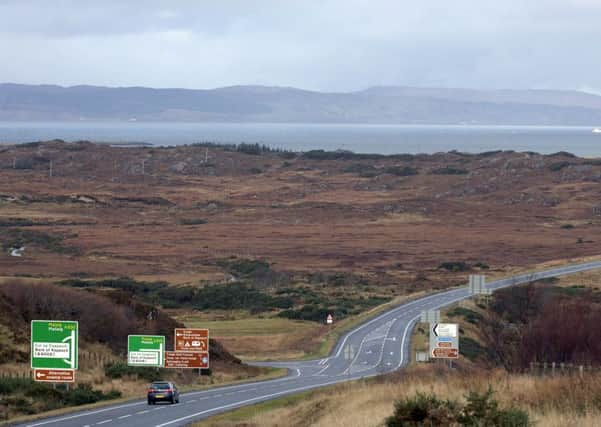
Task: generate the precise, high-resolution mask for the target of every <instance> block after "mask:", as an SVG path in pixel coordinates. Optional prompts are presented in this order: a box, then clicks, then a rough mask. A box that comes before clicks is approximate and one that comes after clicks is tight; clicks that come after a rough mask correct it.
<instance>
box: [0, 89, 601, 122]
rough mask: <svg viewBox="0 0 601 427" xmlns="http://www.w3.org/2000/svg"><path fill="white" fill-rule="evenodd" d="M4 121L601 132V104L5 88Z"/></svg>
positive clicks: (290, 92)
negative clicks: (522, 127)
mask: <svg viewBox="0 0 601 427" xmlns="http://www.w3.org/2000/svg"><path fill="white" fill-rule="evenodd" d="M0 120H2V121H11V120H23V121H40V120H50V121H59V120H64V121H72V120H76V121H79V120H118V121H128V120H130V121H134V120H137V121H182V122H296V123H302V122H304V123H390V124H393V123H403V124H506V125H590V126H600V125H601V96H597V95H592V94H588V93H584V92H577V91H556V90H473V89H445V88H411V87H383V86H380V87H372V88H369V89H366V90H363V91H358V92H348V93H332V92H313V91H307V90H301V89H295V88H289V87H269V86H232V87H224V88H219V89H211V90H191V89H151V88H144V87H124V88H109V87H99V86H72V87H61V86H52V85H39V86H38V85H20V84H10V83H7V84H0Z"/></svg>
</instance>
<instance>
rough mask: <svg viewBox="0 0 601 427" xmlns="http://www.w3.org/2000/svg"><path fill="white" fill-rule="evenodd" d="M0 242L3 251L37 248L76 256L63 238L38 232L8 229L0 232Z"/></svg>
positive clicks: (75, 250)
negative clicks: (15, 248)
mask: <svg viewBox="0 0 601 427" xmlns="http://www.w3.org/2000/svg"><path fill="white" fill-rule="evenodd" d="M0 241H2V248H3V249H4V250H7V249H10V248H12V247H20V246H37V247H39V248H42V249H46V250H47V251H50V252H56V253H65V254H76V253H77V252H78V250H77V248H74V247H71V246H66V245H65V244H64V242H63V241H64V237H63V236H60V235H54V234H49V233H45V232H43V231H39V230H23V229H20V228H9V229H5V230H4V229H3V230H0Z"/></svg>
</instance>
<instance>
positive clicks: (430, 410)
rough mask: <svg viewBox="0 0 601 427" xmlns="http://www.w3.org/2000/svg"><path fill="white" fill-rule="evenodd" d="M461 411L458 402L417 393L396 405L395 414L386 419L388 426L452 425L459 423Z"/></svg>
mask: <svg viewBox="0 0 601 427" xmlns="http://www.w3.org/2000/svg"><path fill="white" fill-rule="evenodd" d="M459 411H460V407H459V405H458V404H457V402H454V401H451V400H441V399H439V398H438V397H436V395H434V394H422V393H417V394H416V395H415V396H413V397H407V398H405V399H402V400H398V401H397V402H396V403H395V404H394V413H393V415H392V416H391V417H389V418H387V419H386V426H387V427H403V426H445V425H452V424H455V423H456V422H457V417H458V415H459Z"/></svg>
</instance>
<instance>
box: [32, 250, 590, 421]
mask: <svg viewBox="0 0 601 427" xmlns="http://www.w3.org/2000/svg"><path fill="white" fill-rule="evenodd" d="M598 268H601V261H591V262H588V263H582V264H576V265H572V266H566V267H557V268H554V269H549V270H547V271H541V272H534V273H526V274H522V275H518V276H514V277H508V278H505V279H499V280H495V281H494V282H490V283H489V286H493V285H496V286H497V287H496V288H495V289H500V288H504V287H508V286H514V285H518V284H522V283H527V282H530V281H534V280H539V279H541V278H546V277H556V276H563V275H567V274H572V273H579V272H583V271H588V270H594V269H598ZM463 290H465V287H461V288H458V289H452V290H449V291H445V292H441V293H438V294H435V295H430V296H425V297H422V298H419V299H416V300H413V301H410V302H407V303H406V304H402V305H399V306H397V307H395V308H392V309H390V310H389V311H387V312H384V313H382V314H380V315H378V316H376V317H374V318H373V319H371V320H370V321H368V322H366V323H364V324H362V325H361V326H359V327H358V328H357V329H355V330H353V331H350V332H349V333H347V334H346V335H345V337H344V339H343V341H342V343H341V344H340V347H339V348H338V351H337V352H336V355H335V356H334V357H338V356H339V355H340V352H341V351H342V348H343V347H344V343H345V342H346V340H347V339H348V338H349V337H350V336H352V335H353V334H355V333H356V332H357V331H359V330H361V329H363V328H364V327H365V326H367V325H369V324H371V323H373V322H375V321H376V320H379V319H381V318H382V317H385V316H387V315H390V314H391V313H393V312H395V311H397V310H400V309H404V308H406V307H407V306H410V305H413V304H416V303H423V302H424V301H426V300H430V299H432V298H435V297H441V296H449V294H451V293H454V292H458V291H463ZM467 298H469V296H466V297H462V298H458V299H455V300H452V301H449V302H446V303H444V304H441V305H440V306H439V307H442V306H445V305H448V304H452V303H454V302H456V301H461V300H463V299H467ZM419 317H420V316H416V317H414V318H412V319H411V320H409V323H408V324H407V327H406V328H405V331H404V333H403V339H402V340H401V358H400V362H399V364H398V365H397V368H396V369H399V368H400V367H401V366H402V365H403V362H404V356H405V355H404V352H403V347H404V342H405V340H406V336H407V332H408V329H409V326H410V325H411V323H412V322H413V321H415V320H417V319H419ZM330 357H332V356H330ZM396 369H395V370H396ZM374 375H377V374H374ZM369 376H372V375H369ZM293 378H295V377H292V376H288V377H285V378H280V379H276V380H267V381H260V382H254V383H248V384H240V385H235V386H224V387H221V388H216V389H210V390H202V391H197V392H190V393H186V395H188V396H190V395H196V394H206V393H211V392H216V391H221V390H229V389H238V388H244V387H246V386H249V385H254V386H256V385H257V384H260V383H275V382H280V381H286V380H290V379H293ZM336 382H341V381H335V382H330V383H324V384H323V385H324V386H325V385H329V384H334V383H336ZM305 388H306V387H305ZM275 395H277V393H276V394H275ZM144 403H145V401H140V402H132V403H129V404H125V405H119V406H111V407H107V408H104V409H99V410H96V411H91V412H85V413H79V414H75V415H71V416H67V417H62V418H57V419H51V420H46V421H41V422H37V423H33V424H27V425H26V427H36V426H41V425H46V424H51V423H55V422H60V421H66V420H71V419H75V418H80V417H84V416H87V415H93V414H97V413H101V412H106V411H112V410H115V409H120V408H126V407H130V406H136V405H142V404H144ZM209 411H211V410H209ZM205 412H206V411H205ZM163 425H168V424H162V425H161V426H163Z"/></svg>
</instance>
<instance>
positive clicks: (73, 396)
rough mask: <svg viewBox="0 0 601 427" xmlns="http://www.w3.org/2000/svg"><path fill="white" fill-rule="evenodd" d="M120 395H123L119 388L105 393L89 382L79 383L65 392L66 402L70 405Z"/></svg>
mask: <svg viewBox="0 0 601 427" xmlns="http://www.w3.org/2000/svg"><path fill="white" fill-rule="evenodd" d="M119 397H121V392H120V391H117V390H111V391H109V392H108V393H106V394H105V393H103V392H102V391H100V390H94V389H93V388H92V386H90V385H89V384H79V385H78V386H77V388H75V389H72V390H69V391H67V392H66V393H65V396H64V402H65V404H66V405H69V406H78V405H85V404H88V403H96V402H98V401H100V400H108V399H117V398H119Z"/></svg>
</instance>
